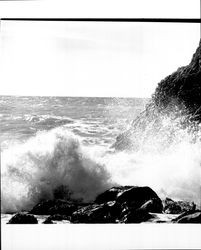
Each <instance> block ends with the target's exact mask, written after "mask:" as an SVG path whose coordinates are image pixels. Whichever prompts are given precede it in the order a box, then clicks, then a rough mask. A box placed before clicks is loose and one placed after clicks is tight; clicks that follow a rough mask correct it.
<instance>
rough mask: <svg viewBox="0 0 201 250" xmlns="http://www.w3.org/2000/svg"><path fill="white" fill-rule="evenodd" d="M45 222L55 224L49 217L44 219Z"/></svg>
mask: <svg viewBox="0 0 201 250" xmlns="http://www.w3.org/2000/svg"><path fill="white" fill-rule="evenodd" d="M43 224H54V223H53V221H52V220H51V219H50V218H49V217H48V218H47V219H45V220H44V221H43Z"/></svg>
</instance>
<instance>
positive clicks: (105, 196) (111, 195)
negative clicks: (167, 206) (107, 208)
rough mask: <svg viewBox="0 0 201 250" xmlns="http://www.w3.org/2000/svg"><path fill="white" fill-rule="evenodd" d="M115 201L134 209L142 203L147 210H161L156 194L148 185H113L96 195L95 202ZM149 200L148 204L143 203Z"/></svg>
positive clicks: (158, 211)
mask: <svg viewBox="0 0 201 250" xmlns="http://www.w3.org/2000/svg"><path fill="white" fill-rule="evenodd" d="M114 200H115V201H116V202H118V203H119V204H124V203H126V206H128V207H133V208H135V209H137V208H139V207H141V206H142V205H144V209H145V206H146V209H147V211H149V212H155V213H160V212H162V210H163V206H162V202H161V200H160V198H159V197H158V195H157V194H156V193H155V192H154V191H153V190H152V189H151V188H149V187H136V186H121V187H113V188H111V189H109V190H107V191H105V192H104V193H102V194H100V195H99V196H97V198H96V200H95V202H96V203H103V202H108V201H114ZM148 201H149V205H148V204H146V205H145V203H146V202H148Z"/></svg>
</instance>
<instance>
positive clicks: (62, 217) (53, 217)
mask: <svg viewBox="0 0 201 250" xmlns="http://www.w3.org/2000/svg"><path fill="white" fill-rule="evenodd" d="M47 219H48V220H51V221H53V220H56V221H62V220H70V216H66V215H62V214H54V215H50V216H49V217H48V218H47Z"/></svg>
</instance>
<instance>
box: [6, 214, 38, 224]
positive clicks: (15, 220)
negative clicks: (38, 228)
mask: <svg viewBox="0 0 201 250" xmlns="http://www.w3.org/2000/svg"><path fill="white" fill-rule="evenodd" d="M37 223H38V220H37V219H36V218H35V217H34V216H33V215H31V214H27V213H17V214H15V215H14V216H13V217H12V218H11V219H10V220H9V222H8V224H37Z"/></svg>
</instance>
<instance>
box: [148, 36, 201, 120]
mask: <svg viewBox="0 0 201 250" xmlns="http://www.w3.org/2000/svg"><path fill="white" fill-rule="evenodd" d="M152 99H153V102H154V104H155V106H156V107H157V108H158V109H159V110H165V109H166V108H167V107H171V106H174V105H175V104H176V105H182V106H184V107H185V109H186V110H187V111H188V112H189V113H190V114H191V115H192V116H194V118H195V119H197V120H199V121H201V41H200V44H199V47H198V48H197V50H196V52H195V54H194V55H193V58H192V60H191V62H190V64H189V65H187V66H185V67H181V68H179V69H178V70H177V71H176V72H174V73H173V74H171V75H169V76H167V77H166V78H165V79H164V80H162V81H161V82H160V83H159V84H158V87H157V88H156V91H155V93H154V95H153V97H152Z"/></svg>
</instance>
